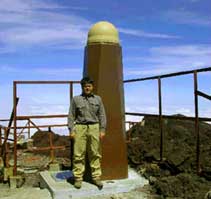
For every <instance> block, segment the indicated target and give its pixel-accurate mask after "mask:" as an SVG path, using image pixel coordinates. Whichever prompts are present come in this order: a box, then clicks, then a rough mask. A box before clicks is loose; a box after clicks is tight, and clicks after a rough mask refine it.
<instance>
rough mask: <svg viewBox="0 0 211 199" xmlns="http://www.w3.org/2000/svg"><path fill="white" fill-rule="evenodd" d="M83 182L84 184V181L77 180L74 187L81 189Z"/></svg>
mask: <svg viewBox="0 0 211 199" xmlns="http://www.w3.org/2000/svg"><path fill="white" fill-rule="evenodd" d="M81 184H82V181H75V183H74V187H75V188H76V189H80V188H81Z"/></svg>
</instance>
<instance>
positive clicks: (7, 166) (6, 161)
mask: <svg viewBox="0 0 211 199" xmlns="http://www.w3.org/2000/svg"><path fill="white" fill-rule="evenodd" d="M7 131H8V129H7V128H4V137H6V136H7ZM8 145H9V144H8V143H7V142H6V143H5V145H4V147H5V148H4V150H5V167H6V168H9V147H8Z"/></svg>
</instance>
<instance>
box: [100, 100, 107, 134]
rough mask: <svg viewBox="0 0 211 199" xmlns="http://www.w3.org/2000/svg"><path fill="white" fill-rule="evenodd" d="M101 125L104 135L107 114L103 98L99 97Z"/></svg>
mask: <svg viewBox="0 0 211 199" xmlns="http://www.w3.org/2000/svg"><path fill="white" fill-rule="evenodd" d="M99 105H100V106H99V115H98V117H99V125H100V133H104V134H105V131H106V113H105V108H104V105H103V102H102V99H101V97H99Z"/></svg>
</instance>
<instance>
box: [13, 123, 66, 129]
mask: <svg viewBox="0 0 211 199" xmlns="http://www.w3.org/2000/svg"><path fill="white" fill-rule="evenodd" d="M65 126H67V124H52V125H40V126H39V125H36V126H18V127H16V129H23V128H25V129H29V128H30V129H34V128H48V127H65ZM10 129H14V127H11V128H10Z"/></svg>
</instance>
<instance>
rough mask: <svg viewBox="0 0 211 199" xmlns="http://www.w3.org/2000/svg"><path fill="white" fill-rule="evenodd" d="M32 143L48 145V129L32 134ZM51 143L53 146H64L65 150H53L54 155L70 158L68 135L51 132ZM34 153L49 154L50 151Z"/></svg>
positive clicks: (40, 145) (39, 145)
mask: <svg viewBox="0 0 211 199" xmlns="http://www.w3.org/2000/svg"><path fill="white" fill-rule="evenodd" d="M32 139H33V145H34V146H35V147H49V146H50V141H49V132H48V131H37V132H36V133H35V134H34V135H33V136H32ZM52 143H53V145H54V146H66V149H65V150H61V149H57V150H55V156H56V157H62V158H70V144H71V143H70V139H69V137H68V136H64V135H62V136H61V135H58V134H55V133H52ZM35 153H39V154H44V155H48V156H49V154H50V151H49V150H48V151H37V152H35Z"/></svg>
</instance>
